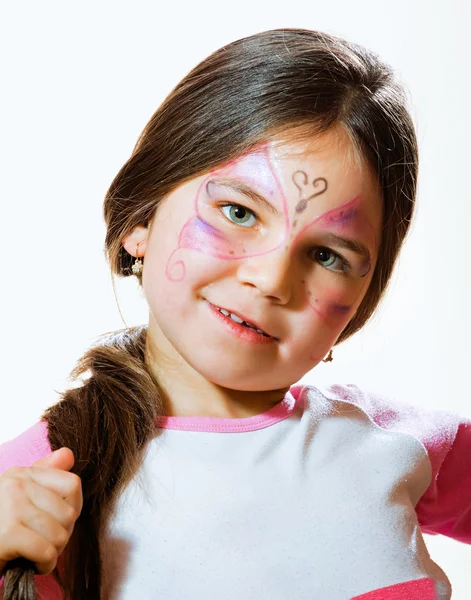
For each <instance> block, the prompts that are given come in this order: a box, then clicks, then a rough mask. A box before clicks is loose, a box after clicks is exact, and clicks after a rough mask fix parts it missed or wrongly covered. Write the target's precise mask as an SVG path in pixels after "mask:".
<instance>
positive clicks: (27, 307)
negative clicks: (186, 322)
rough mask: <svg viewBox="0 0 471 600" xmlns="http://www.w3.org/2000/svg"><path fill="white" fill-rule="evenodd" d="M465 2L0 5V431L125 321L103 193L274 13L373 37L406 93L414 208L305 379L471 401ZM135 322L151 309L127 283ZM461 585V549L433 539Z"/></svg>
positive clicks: (24, 418) (464, 585)
mask: <svg viewBox="0 0 471 600" xmlns="http://www.w3.org/2000/svg"><path fill="white" fill-rule="evenodd" d="M469 6H470V4H469V2H467V0H462V1H461V2H460V1H459V0H448V2H447V3H444V2H438V1H436V0H427V1H426V0H419V1H416V2H413V1H412V0H395V1H394V2H388V3H386V2H380V1H378V0H371V1H368V0H357V1H356V2H352V1H351V0H337V1H336V2H316V1H315V0H289V2H283V3H280V4H279V5H275V4H274V2H272V1H268V0H259V1H258V2H255V1H254V0H250V1H246V0H237V2H234V3H229V2H214V1H211V0H201V1H200V2H191V3H188V4H184V3H183V4H182V3H178V2H170V3H168V4H166V3H164V2H138V1H132V2H131V1H129V2H117V1H115V2H91V1H82V2H80V3H79V2H76V3H71V2H47V1H45V0H42V1H41V2H33V1H30V2H20V1H17V2H15V3H13V2H11V3H7V2H5V3H2V5H1V7H0V45H1V47H0V52H1V56H2V65H1V69H2V72H1V95H0V120H1V121H0V126H1V135H0V145H1V146H0V152H1V156H0V160H1V163H0V164H1V171H2V177H1V183H2V185H1V191H0V193H1V224H2V227H1V247H2V252H3V261H2V263H3V273H2V275H3V276H2V292H1V307H0V314H1V316H2V331H3V334H2V360H1V369H2V371H1V375H2V388H3V390H2V400H1V403H2V404H1V406H2V409H3V413H2V416H3V418H2V419H1V421H0V442H2V441H4V440H7V439H9V438H12V437H14V436H16V435H18V434H19V433H20V432H21V431H23V430H24V429H26V428H27V427H29V426H30V425H31V424H33V423H34V422H35V421H36V420H37V419H38V418H39V416H40V414H41V413H42V411H43V409H44V408H45V407H46V406H48V405H49V404H51V403H53V402H54V401H55V400H56V399H57V397H58V396H57V392H56V391H55V390H57V391H60V390H62V389H64V387H65V386H66V385H67V381H66V376H67V374H68V373H69V371H70V370H71V368H72V367H73V365H74V362H75V360H76V359H77V358H78V357H79V356H80V355H81V354H82V353H83V352H84V350H85V349H86V348H87V347H88V345H89V344H90V343H91V342H92V341H93V340H94V338H95V337H96V336H98V335H99V334H100V333H104V332H106V331H111V330H114V329H118V328H121V327H122V326H123V322H122V320H121V318H120V315H119V312H118V309H117V305H116V302H115V298H114V295H113V290H112V285H111V279H110V276H109V273H108V269H107V265H106V263H105V259H104V255H103V239H104V233H105V230H104V225H103V223H102V218H101V203H102V199H103V196H104V194H105V191H106V189H107V187H108V186H109V184H110V182H111V180H112V179H113V177H114V175H115V174H116V173H117V171H118V169H119V168H120V167H121V165H122V164H123V163H124V161H125V160H126V159H127V158H128V156H129V154H130V152H131V150H132V147H133V145H134V143H135V141H136V139H137V136H138V134H139V132H140V131H141V129H142V128H143V126H144V125H145V123H146V122H147V120H148V119H149V118H150V116H151V114H152V113H153V112H154V110H155V109H156V108H157V106H158V105H159V103H160V102H161V101H162V100H163V99H164V97H165V96H166V95H167V93H168V92H169V91H170V89H171V88H172V87H173V86H174V85H175V84H176V83H177V82H178V80H179V79H180V78H181V77H183V76H184V75H185V74H186V73H187V72H188V70H189V69H190V68H192V67H193V66H194V65H195V64H196V63H197V62H199V61H200V60H201V59H203V58H204V57H205V56H206V55H207V54H209V53H210V52H212V51H213V50H215V49H216V48H218V47H220V46H222V45H224V44H226V43H228V42H230V41H232V40H234V39H237V38H240V37H243V36H245V35H249V34H252V33H256V32H258V31H262V30H266V29H271V28H275V27H304V28H309V29H321V30H324V31H327V32H330V33H335V34H338V35H342V36H344V37H347V38H349V39H350V40H352V41H356V42H359V43H361V44H363V45H365V46H367V47H369V48H371V49H372V50H375V51H377V52H378V53H379V54H380V55H381V56H382V57H383V58H384V59H385V60H387V61H388V62H390V63H391V64H392V65H393V66H394V67H395V68H396V69H397V70H398V71H399V73H400V74H401V77H402V80H403V81H404V83H405V85H406V87H407V88H408V89H409V91H410V94H411V97H412V103H413V117H414V120H415V122H416V124H417V130H418V137H419V144H420V152H421V170H420V184H419V198H418V211H417V214H416V220H415V224H414V227H413V230H412V233H411V235H410V237H409V239H408V241H407V243H406V246H405V249H404V251H403V253H402V257H401V260H400V264H399V267H398V269H397V272H396V274H395V277H394V280H393V282H392V285H391V289H390V292H389V294H388V296H387V298H386V301H385V302H384V303H383V305H382V308H381V310H380V311H379V312H378V313H377V316H376V317H375V318H374V320H373V321H372V323H371V324H370V325H369V326H368V327H367V328H366V329H365V330H364V331H363V332H361V333H359V334H357V335H356V336H354V338H353V339H351V340H349V341H348V342H346V343H345V344H344V345H343V346H341V347H339V348H338V349H337V350H336V351H335V352H334V362H333V363H330V364H327V365H323V364H322V365H321V366H319V367H318V368H316V369H315V370H314V371H313V372H311V373H309V374H308V375H307V377H306V379H307V380H308V381H310V382H313V383H315V382H316V381H321V382H325V381H327V380H329V381H330V380H335V381H339V382H351V383H357V384H359V385H360V386H365V387H366V388H368V389H370V390H372V391H378V392H380V393H382V394H386V395H390V396H392V397H395V398H397V399H400V400H402V401H404V402H413V403H415V404H417V405H419V406H424V407H433V408H437V409H438V408H446V409H450V410H453V411H455V412H459V413H461V414H462V415H464V416H468V417H469V416H471V400H470V398H471V385H470V384H471V369H470V362H471V360H470V359H471V351H470V347H469V344H468V340H469V339H470V337H471V326H470V316H469V315H470V311H469V307H470V291H471V286H470V277H471V268H470V260H471V250H470V248H469V239H470V237H469V222H470V217H471V209H470V197H469V186H468V179H469V171H470V167H469V164H468V161H469V157H470V152H469V146H468V144H469V139H470V134H471V128H470V124H469V118H468V115H469V95H467V81H466V80H467V79H469V74H470V66H469V63H470V58H471V56H470V51H469V48H468V36H469V32H468V26H469V23H470V22H471V19H470V17H471V14H470V8H469ZM117 292H118V297H119V303H120V305H121V310H122V312H123V315H124V317H125V320H126V323H127V324H128V325H132V324H136V323H142V322H146V320H147V313H146V307H145V304H144V301H143V299H142V297H141V294H140V292H139V290H138V289H137V287H136V285H135V282H134V281H121V282H119V283H118V285H117ZM426 541H427V544H428V546H429V549H430V552H431V554H432V557H433V558H434V560H435V561H436V562H438V563H439V564H440V565H441V566H442V567H443V568H444V570H445V571H446V572H447V574H448V576H449V577H450V579H451V581H452V584H453V585H454V595H453V598H454V600H465V599H468V598H470V597H471V573H470V566H471V548H470V547H468V546H465V545H464V544H460V543H458V542H453V541H450V540H447V539H442V538H435V537H434V538H430V537H427V539H426Z"/></svg>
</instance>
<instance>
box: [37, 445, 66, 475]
mask: <svg viewBox="0 0 471 600" xmlns="http://www.w3.org/2000/svg"><path fill="white" fill-rule="evenodd" d="M31 466H32V467H41V468H43V469H62V470H63V471H70V469H71V468H72V467H73V466H74V453H73V452H72V450H70V448H66V447H65V446H64V447H63V448H59V449H58V450H55V451H54V452H52V453H51V454H48V455H47V456H45V457H44V458H41V459H40V460H37V461H36V462H34V463H33V464H32V465H31Z"/></svg>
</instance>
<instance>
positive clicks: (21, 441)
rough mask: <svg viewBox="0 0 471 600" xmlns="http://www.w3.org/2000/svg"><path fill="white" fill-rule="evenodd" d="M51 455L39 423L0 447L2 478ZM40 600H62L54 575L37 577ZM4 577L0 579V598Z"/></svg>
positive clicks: (43, 430)
mask: <svg viewBox="0 0 471 600" xmlns="http://www.w3.org/2000/svg"><path fill="white" fill-rule="evenodd" d="M50 453H51V446H50V444H49V440H48V438H47V423H45V422H43V421H39V422H38V423H36V424H35V425H33V426H32V427H30V428H29V429H27V430H26V431H24V432H23V433H21V434H20V435H19V436H18V437H16V438H14V439H12V440H9V441H8V442H5V443H4V444H2V445H1V446H0V476H1V475H2V474H3V473H4V472H5V471H6V470H7V469H9V468H10V467H29V466H31V465H32V464H33V463H34V462H36V461H37V460H39V459H40V458H44V457H45V456H47V455H48V454H50ZM34 579H35V582H36V588H37V592H38V600H62V592H61V590H60V587H59V584H58V583H57V581H56V580H55V578H54V577H53V575H35V578H34ZM2 587H3V577H2V578H1V579H0V597H1V591H2Z"/></svg>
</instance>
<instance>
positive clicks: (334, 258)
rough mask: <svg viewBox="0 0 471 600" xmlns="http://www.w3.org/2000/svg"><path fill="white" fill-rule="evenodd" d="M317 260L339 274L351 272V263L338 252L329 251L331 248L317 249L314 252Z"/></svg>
mask: <svg viewBox="0 0 471 600" xmlns="http://www.w3.org/2000/svg"><path fill="white" fill-rule="evenodd" d="M314 258H315V260H316V261H317V262H318V263H319V264H320V265H321V266H322V267H325V268H326V269H329V270H330V271H336V272H338V273H348V272H350V265H349V263H348V262H347V261H346V260H345V259H344V258H343V257H342V256H340V254H337V252H334V251H333V250H329V248H316V250H315V251H314Z"/></svg>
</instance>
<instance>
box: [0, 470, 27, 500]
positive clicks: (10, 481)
mask: <svg viewBox="0 0 471 600" xmlns="http://www.w3.org/2000/svg"><path fill="white" fill-rule="evenodd" d="M24 491H25V485H24V481H23V480H21V479H17V478H16V477H14V476H11V475H10V476H8V477H5V479H4V480H2V492H3V493H5V494H8V495H9V496H12V495H14V494H22V493H24ZM3 493H2V495H3Z"/></svg>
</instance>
